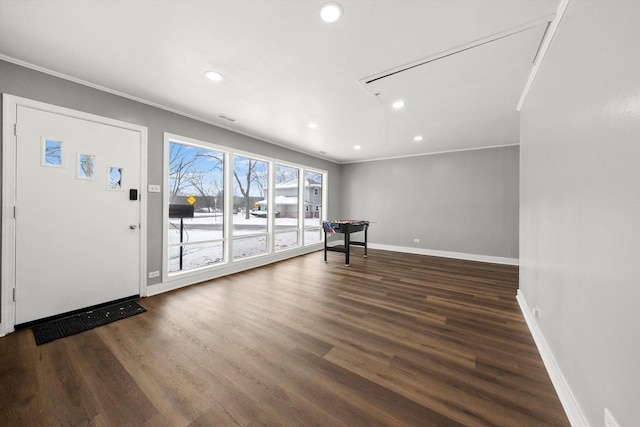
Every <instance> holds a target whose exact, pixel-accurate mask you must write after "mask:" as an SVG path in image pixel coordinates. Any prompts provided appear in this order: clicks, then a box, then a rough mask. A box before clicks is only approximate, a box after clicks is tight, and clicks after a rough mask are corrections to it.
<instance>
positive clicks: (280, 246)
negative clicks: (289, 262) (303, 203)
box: [274, 164, 300, 251]
mask: <svg viewBox="0 0 640 427" xmlns="http://www.w3.org/2000/svg"><path fill="white" fill-rule="evenodd" d="M299 180H300V169H298V168H295V167H291V166H285V165H278V164H277V165H276V167H275V177H274V182H275V186H274V203H275V213H274V215H275V225H276V232H275V249H276V251H280V250H284V249H288V248H294V247H296V246H299V244H300V243H299V241H300V239H299V237H298V216H299V212H298V211H299V210H300V206H299V203H298V200H299V198H298V190H299V187H300V182H299Z"/></svg>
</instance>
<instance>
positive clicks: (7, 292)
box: [0, 94, 147, 336]
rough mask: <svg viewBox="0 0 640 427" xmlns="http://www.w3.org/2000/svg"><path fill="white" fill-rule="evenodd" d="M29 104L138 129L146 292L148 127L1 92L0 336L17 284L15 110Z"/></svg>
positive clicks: (11, 320) (11, 313)
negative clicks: (0, 235) (0, 242)
mask: <svg viewBox="0 0 640 427" xmlns="http://www.w3.org/2000/svg"><path fill="white" fill-rule="evenodd" d="M19 106H21V107H28V108H33V109H37V110H42V111H46V112H49V113H55V114H60V115H64V116H68V117H73V118H77V119H82V120H88V121H92V122H96V123H100V124H105V125H109V126H115V127H119V128H123V129H128V130H132V131H137V132H139V133H140V191H139V194H140V199H141V200H140V271H139V279H138V280H139V283H140V296H146V295H147V280H146V270H147V197H146V196H147V191H146V188H147V128H146V127H144V126H139V125H135V124H132V123H127V122H122V121H119V120H114V119H109V118H106V117H101V116H96V115H93V114H89V113H84V112H82V111H76V110H71V109H68V108H63V107H58V106H56V105H50V104H45V103H43V102H39V101H33V100H31V99H27V98H21V97H17V96H13V95H8V94H3V96H2V246H1V258H2V259H1V261H0V266H1V268H2V274H1V276H0V280H1V283H2V286H1V288H0V301H1V303H0V310H1V313H0V336H4V335H6V334H8V333H10V332H13V331H14V328H15V302H14V300H13V293H14V289H15V287H16V251H15V248H16V233H15V228H16V221H15V215H14V214H15V206H16V172H17V168H16V166H17V165H16V161H17V158H16V147H17V140H18V137H17V132H16V127H15V125H16V122H17V117H16V115H17V110H18V107H19Z"/></svg>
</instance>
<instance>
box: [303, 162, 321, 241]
mask: <svg viewBox="0 0 640 427" xmlns="http://www.w3.org/2000/svg"><path fill="white" fill-rule="evenodd" d="M304 207H305V209H304V211H305V215H304V241H305V244H307V245H309V244H312V243H317V242H320V241H322V218H323V213H322V173H320V172H313V171H307V172H306V173H305V177H304Z"/></svg>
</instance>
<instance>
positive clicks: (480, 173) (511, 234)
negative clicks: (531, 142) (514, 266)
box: [341, 146, 519, 259]
mask: <svg viewBox="0 0 640 427" xmlns="http://www.w3.org/2000/svg"><path fill="white" fill-rule="evenodd" d="M518 152H519V150H518V147H517V146H510V147H501V148H491V149H483V150H471V151H460V152H453V153H443V154H435V155H426V156H419V157H408V158H401V159H392V160H381V161H375V162H365V163H352V164H347V165H343V170H342V177H343V191H342V203H341V204H342V216H344V217H347V218H359V219H368V220H371V221H375V222H376V224H373V225H372V226H371V228H370V232H369V241H370V242H372V243H375V244H381V245H390V246H398V247H405V248H411V249H412V250H413V249H423V250H434V251H448V252H459V253H462V254H473V255H484V256H492V257H505V258H516V259H517V258H518V185H519V183H518V173H519V172H518V156H519V154H518ZM414 238H418V239H420V242H419V243H414V242H413V239H414Z"/></svg>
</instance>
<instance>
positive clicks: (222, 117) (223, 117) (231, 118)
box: [218, 114, 236, 123]
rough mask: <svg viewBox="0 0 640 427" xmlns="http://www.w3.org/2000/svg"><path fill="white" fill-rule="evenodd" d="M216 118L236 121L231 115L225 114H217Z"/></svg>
mask: <svg viewBox="0 0 640 427" xmlns="http://www.w3.org/2000/svg"><path fill="white" fill-rule="evenodd" d="M218 118H219V119H222V120H226V121H228V122H232V123H233V122H235V121H236V119H234V118H233V117H229V116H225V115H224V114H218Z"/></svg>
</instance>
